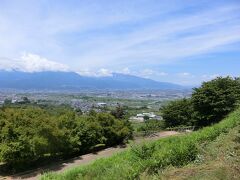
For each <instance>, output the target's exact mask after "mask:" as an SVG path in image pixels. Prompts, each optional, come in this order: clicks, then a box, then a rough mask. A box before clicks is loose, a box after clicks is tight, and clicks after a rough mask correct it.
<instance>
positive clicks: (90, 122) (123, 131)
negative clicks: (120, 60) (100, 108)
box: [0, 105, 132, 164]
mask: <svg viewBox="0 0 240 180" xmlns="http://www.w3.org/2000/svg"><path fill="white" fill-rule="evenodd" d="M0 132H1V134H0V162H6V163H9V164H14V163H21V162H24V163H25V162H29V161H35V160H38V159H39V158H41V157H46V156H51V157H54V156H59V155H65V154H67V155H69V154H73V153H86V152H88V151H91V150H94V148H97V147H99V146H112V145H115V144H119V143H121V142H123V141H124V140H125V139H126V138H129V137H130V136H131V134H132V129H131V127H130V124H129V122H128V121H125V120H120V119H117V118H115V117H114V116H112V115H111V114H108V113H92V114H90V115H78V113H77V112H75V111H73V110H71V109H70V108H66V107H49V106H48V107H38V106H33V105H26V106H20V107H2V108H1V109H0Z"/></svg>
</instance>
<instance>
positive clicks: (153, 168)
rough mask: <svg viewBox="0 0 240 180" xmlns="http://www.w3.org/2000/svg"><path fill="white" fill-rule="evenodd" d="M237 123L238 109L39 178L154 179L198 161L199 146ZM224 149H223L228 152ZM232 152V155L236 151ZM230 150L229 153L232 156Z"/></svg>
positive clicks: (201, 146)
mask: <svg viewBox="0 0 240 180" xmlns="http://www.w3.org/2000/svg"><path fill="white" fill-rule="evenodd" d="M239 124H240V108H239V109H237V110H236V111H234V112H233V113H231V114H229V116H228V117H226V118H225V119H224V120H222V121H221V122H219V123H217V124H215V125H213V126H210V127H205V128H203V129H201V130H199V131H196V132H193V133H191V134H186V135H182V136H175V137H169V138H165V139H162V140H158V141H156V142H150V143H145V144H142V145H140V146H135V147H132V148H130V149H128V150H127V151H125V152H122V153H119V154H116V155H114V156H112V157H111V158H107V159H99V160H97V161H95V163H93V164H91V165H88V166H80V167H77V168H74V169H71V170H68V171H66V172H64V173H60V174H54V173H47V174H45V175H43V176H42V179H79V178H80V179H139V178H142V179H148V178H149V177H152V178H153V177H154V176H155V177H156V176H158V175H157V174H156V173H159V172H161V171H163V170H164V169H167V168H169V167H181V166H186V165H188V164H189V163H192V162H195V163H198V162H199V161H200V160H201V157H202V156H201V154H202V152H203V150H202V149H203V148H205V146H206V145H209V146H211V145H210V144H211V142H212V141H214V140H216V139H217V138H218V137H221V136H222V135H223V134H224V133H226V132H230V131H231V129H233V128H234V127H239ZM238 140H239V139H238ZM219 146H223V145H222V144H221V145H219ZM226 149H227V148H226ZM226 149H225V150H224V151H223V152H228V151H226ZM231 153H233V154H234V153H235V152H231ZM231 153H230V156H232V155H231ZM237 157H238V156H237ZM220 170H221V167H220ZM237 171H239V169H237ZM205 173H206V172H205ZM176 176H177V175H176ZM145 177H146V178H145ZM158 179H159V177H158Z"/></svg>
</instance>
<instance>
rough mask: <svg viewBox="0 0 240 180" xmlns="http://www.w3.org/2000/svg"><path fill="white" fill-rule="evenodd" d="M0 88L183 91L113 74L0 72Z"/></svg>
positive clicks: (178, 87) (176, 87) (181, 87)
mask: <svg viewBox="0 0 240 180" xmlns="http://www.w3.org/2000/svg"><path fill="white" fill-rule="evenodd" d="M0 88H12V89H26V90H27V89H41V90H42V89H50V90H61V89H62V90H77V89H83V88H92V89H183V88H184V87H183V86H180V85H177V84H173V83H168V82H158V81H154V80H151V79H146V78H141V77H137V76H132V75H126V74H119V73H113V74H112V76H107V77H86V76H81V75H79V74H77V73H75V72H52V71H45V72H34V73H28V72H21V71H0Z"/></svg>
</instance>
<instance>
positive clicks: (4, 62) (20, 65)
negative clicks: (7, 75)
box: [0, 53, 69, 72]
mask: <svg viewBox="0 0 240 180" xmlns="http://www.w3.org/2000/svg"><path fill="white" fill-rule="evenodd" d="M0 69H2V70H19V71H23V72H41V71H69V67H68V66H67V65H64V64H61V63H57V62H54V61H50V60H48V59H46V58H43V57H41V56H39V55H37V54H32V53H23V55H22V56H21V57H20V58H19V59H7V58H0Z"/></svg>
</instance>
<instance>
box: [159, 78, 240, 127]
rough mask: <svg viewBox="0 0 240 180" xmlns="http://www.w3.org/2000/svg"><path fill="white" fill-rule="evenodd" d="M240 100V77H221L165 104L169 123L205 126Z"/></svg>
mask: <svg viewBox="0 0 240 180" xmlns="http://www.w3.org/2000/svg"><path fill="white" fill-rule="evenodd" d="M239 101H240V79H239V78H231V77H225V78H223V77H218V78H216V79H214V80H212V81H209V82H204V83H203V84H202V85H201V87H199V88H194V89H193V93H192V97H191V98H189V99H181V100H176V101H172V102H170V103H169V104H167V105H165V106H163V107H162V109H161V111H162V116H163V118H164V120H165V124H166V126H167V127H174V126H198V127H203V126H207V125H211V124H213V123H216V122H219V121H220V120H221V119H222V118H224V117H225V116H226V115H227V114H228V113H229V112H231V111H233V110H234V109H235V107H236V106H237V105H238V103H239Z"/></svg>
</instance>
